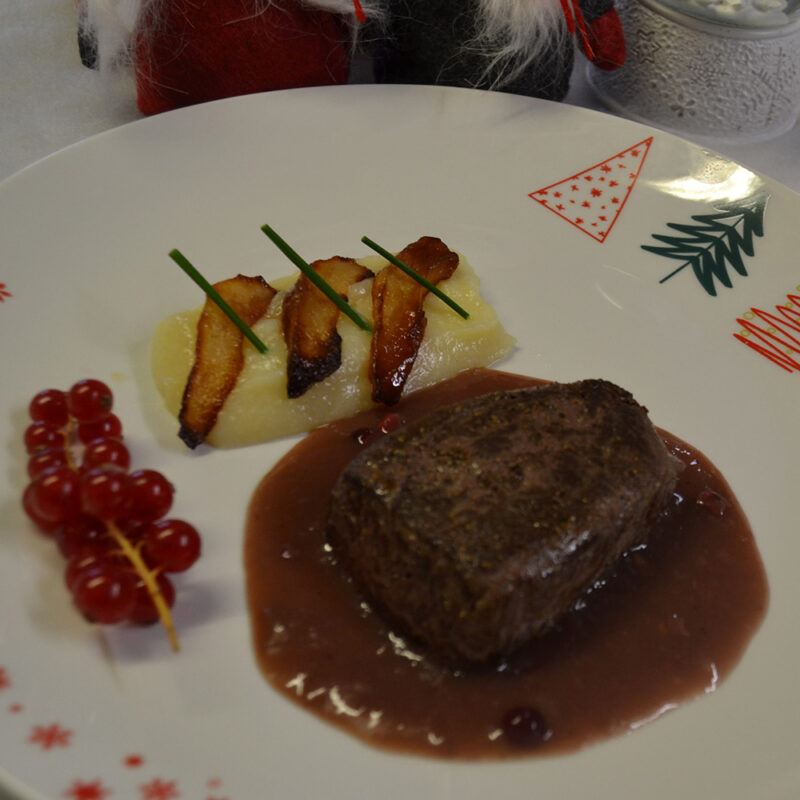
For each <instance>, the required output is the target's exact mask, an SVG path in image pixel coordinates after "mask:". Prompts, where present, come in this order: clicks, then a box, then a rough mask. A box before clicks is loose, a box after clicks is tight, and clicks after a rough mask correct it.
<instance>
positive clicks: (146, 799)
mask: <svg viewBox="0 0 800 800" xmlns="http://www.w3.org/2000/svg"><path fill="white" fill-rule="evenodd" d="M139 789H140V790H141V792H142V800H174V798H176V797H180V796H181V795H180V792H179V791H178V787H177V785H176V782H175V781H162V780H161V779H160V778H154V779H153V780H152V781H150V783H144V784H142V785H141V786H140V787H139Z"/></svg>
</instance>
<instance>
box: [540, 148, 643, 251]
mask: <svg viewBox="0 0 800 800" xmlns="http://www.w3.org/2000/svg"><path fill="white" fill-rule="evenodd" d="M652 142H653V137H650V138H648V139H645V140H644V141H641V142H638V143H637V144H635V145H633V146H632V147H629V148H628V149H627V150H623V151H622V152H621V153H617V154H616V155H613V156H611V157H610V158H607V159H605V161H602V162H600V163H599V164H594V165H593V166H591V167H588V168H587V169H584V170H582V171H581V172H578V173H577V174H575V175H571V176H570V177H568V178H564V180H561V181H557V182H556V183H551V184H550V185H549V186H545V187H544V188H543V189H538V190H537V191H535V192H531V193H530V195H529V197H531V198H532V199H533V200H536V201H537V202H538V203H540V204H541V205H543V206H545V208H549V209H550V211H553V212H555V213H556V214H558V216H559V217H561V218H562V219H564V220H566V221H567V222H569V223H570V224H571V225H574V226H575V227H576V228H579V229H580V230H582V231H583V232H584V233H587V234H589V236H591V237H592V238H593V239H596V240H597V241H598V242H601V243H602V242H604V241H605V240H606V238H607V237H608V235H609V233H611V229H612V228H613V227H614V224H615V223H616V221H617V219H618V218H619V215H620V214H621V213H622V209H623V207H624V206H625V204H626V203H627V201H628V198H629V196H630V194H631V192H632V190H633V187H634V185H635V184H636V181H637V179H638V177H639V173H640V172H641V170H642V167H643V165H644V162H645V159H646V158H647V154H648V153H649V151H650V145H651V144H652ZM597 184H601V185H602V186H603V187H606V186H607V187H615V186H618V187H619V188H618V189H617V190H616V191H617V196H616V197H613V198H612V199H611V200H610V202H611V203H612V204H613V205H614V206H616V208H615V209H614V216H613V217H609V216H607V215H601V213H600V212H602V211H604V210H605V209H606V206H605V205H601V204H600V203H601V202H602V201H600V200H599V198H601V197H602V195H603V191H604V189H601V188H598V186H597ZM567 187H569V190H570V192H572V193H573V195H574V197H575V200H576V201H577V202H575V201H572V200H570V204H572V205H576V206H579V207H580V208H581V209H585V211H584V212H581V214H580V215H576V214H575V212H574V211H568V210H565V208H564V204H563V203H558V202H557V200H556V199H557V198H558V197H560V196H561V193H562V190H565V189H566V188H567Z"/></svg>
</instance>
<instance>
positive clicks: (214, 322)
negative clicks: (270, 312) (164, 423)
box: [178, 275, 276, 448]
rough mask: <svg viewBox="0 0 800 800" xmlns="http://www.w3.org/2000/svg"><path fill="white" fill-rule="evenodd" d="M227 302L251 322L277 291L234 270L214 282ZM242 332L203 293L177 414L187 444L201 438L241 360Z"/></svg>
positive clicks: (194, 444) (230, 387)
mask: <svg viewBox="0 0 800 800" xmlns="http://www.w3.org/2000/svg"><path fill="white" fill-rule="evenodd" d="M214 288H215V289H216V290H217V291H218V292H219V294H220V296H221V297H222V299H223V300H225V302H226V303H228V305H229V306H230V307H231V308H232V309H233V310H234V311H235V312H236V313H237V314H238V315H239V316H240V317H241V318H242V320H243V321H244V323H245V324H246V325H247V326H248V327H250V326H252V325H254V324H255V323H256V322H257V321H258V320H259V319H261V317H263V316H264V314H266V313H267V309H268V308H269V304H270V303H271V302H272V298H273V297H274V296H275V294H276V290H275V289H273V288H272V287H271V286H270V285H269V284H268V283H267V282H266V281H265V280H264V279H263V278H261V277H260V276H256V277H252V278H249V277H246V276H244V275H237V276H236V277H235V278H228V279H227V280H224V281H220V282H219V283H216V284H214ZM243 341H244V334H242V332H241V331H240V330H239V328H237V327H236V325H234V323H233V322H231V320H230V319H229V318H228V316H227V314H225V312H224V311H222V309H220V307H219V306H218V305H217V304H216V303H215V302H214V301H213V300H211V299H210V298H208V299H206V303H205V305H204V306H203V311H202V313H201V314H200V320H199V322H198V325H197V342H196V345H195V356H194V364H193V366H192V370H191V372H190V373H189V379H188V381H187V382H186V388H185V389H184V392H183V400H182V402H181V410H180V413H179V415H178V421H179V422H180V425H181V427H180V431H179V433H178V435H179V436H180V438H181V439H183V441H184V442H185V443H186V445H187V446H189V447H191V448H195V447H197V446H198V445H199V444H201V443H202V442H203V441H204V440H205V438H206V436H207V435H208V433H209V432H210V431H211V429H212V428H213V427H214V423H216V421H217V414H219V411H220V409H221V408H222V405H223V403H224V402H225V399H226V398H227V397H228V395H229V394H230V393H231V391H232V390H233V387H234V386H235V385H236V381H237V379H238V377H239V373H240V372H241V371H242V367H243V365H244V353H243V352H242V346H243Z"/></svg>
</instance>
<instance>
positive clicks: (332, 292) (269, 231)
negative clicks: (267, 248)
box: [261, 225, 372, 332]
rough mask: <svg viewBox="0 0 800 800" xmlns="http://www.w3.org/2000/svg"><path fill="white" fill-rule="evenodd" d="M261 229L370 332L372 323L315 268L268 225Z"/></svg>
mask: <svg viewBox="0 0 800 800" xmlns="http://www.w3.org/2000/svg"><path fill="white" fill-rule="evenodd" d="M261 230H262V231H264V233H265V234H266V235H267V237H268V238H269V239H270V240H271V241H272V243H273V244H274V245H275V246H276V247H277V248H278V250H280V251H281V252H282V253H283V254H284V255H285V256H286V257H287V258H288V259H289V260H290V261H291V262H292V263H293V264H294V265H295V266H296V267H297V268H298V269H299V270H300V272H302V273H303V275H305V276H306V277H307V278H308V279H309V280H310V281H311V283H313V284H314V286H316V287H317V289H319V290H320V291H321V292H322V293H323V294H324V295H325V296H326V297H327V298H328V299H329V300H330V301H331V302H332V303H334V304H335V305H336V306H338V308H339V310H340V311H341V312H342V313H343V314H346V315H347V316H348V317H350V319H351V320H353V322H355V324H356V325H358V327H359V328H361V330H364V331H368V332H371V331H372V325H370V324H369V322H367V320H365V319H364V317H362V316H361V314H359V313H358V311H356V310H355V309H354V308H353V307H352V306H351V305H350V304H349V303H348V302H347V301H346V300H344V299H343V298H342V296H341V295H340V294H339V293H338V292H337V291H336V290H335V289H334V288H333V287H332V286H331V285H330V284H329V283H328V282H327V281H326V280H325V278H323V277H322V276H321V275H320V274H319V273H318V272H317V271H316V270H314V269H312V268H311V267H310V265H309V264H308V263H307V262H306V261H304V260H303V258H302V257H301V256H300V255H299V254H298V253H296V252H295V251H294V250H292V248H291V247H290V246H289V245H288V244H287V243H286V242H285V241H284V240H283V239H282V238H281V237H280V236H279V235H278V234H277V233H275V231H274V230H273V229H272V228H270V226H269V225H262V226H261Z"/></svg>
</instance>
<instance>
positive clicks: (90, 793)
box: [64, 781, 111, 800]
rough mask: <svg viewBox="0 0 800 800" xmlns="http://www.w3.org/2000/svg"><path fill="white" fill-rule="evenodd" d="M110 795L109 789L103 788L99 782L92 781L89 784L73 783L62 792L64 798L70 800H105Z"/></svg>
mask: <svg viewBox="0 0 800 800" xmlns="http://www.w3.org/2000/svg"><path fill="white" fill-rule="evenodd" d="M110 794H111V789H107V788H106V787H105V786H103V784H102V782H101V781H92V782H91V783H84V782H83V781H74V782H73V784H72V786H70V787H69V789H67V790H66V791H65V792H64V797H69V798H71V800H105V798H106V797H108V796H109V795H110Z"/></svg>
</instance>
